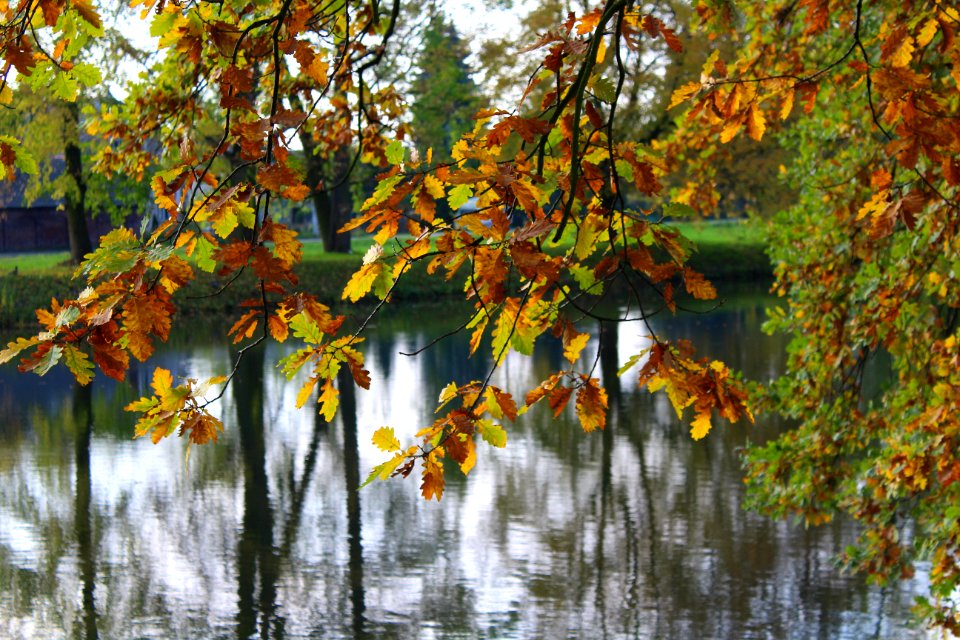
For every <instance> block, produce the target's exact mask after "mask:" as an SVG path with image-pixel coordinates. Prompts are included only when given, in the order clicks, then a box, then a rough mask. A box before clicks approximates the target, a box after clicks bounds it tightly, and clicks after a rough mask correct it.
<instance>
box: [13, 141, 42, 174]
mask: <svg viewBox="0 0 960 640" xmlns="http://www.w3.org/2000/svg"><path fill="white" fill-rule="evenodd" d="M13 165H14V166H15V167H16V168H17V169H20V171H23V172H24V173H27V174H30V175H31V176H35V175H37V173H38V172H39V171H40V168H39V167H38V166H37V161H36V159H34V157H33V154H31V153H30V152H29V151H27V150H26V149H24V148H23V147H17V156H16V157H15V158H14V159H13Z"/></svg>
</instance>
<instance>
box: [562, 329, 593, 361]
mask: <svg viewBox="0 0 960 640" xmlns="http://www.w3.org/2000/svg"><path fill="white" fill-rule="evenodd" d="M566 337H567V336H566V335H564V338H566ZM588 340H590V334H589V333H577V334H574V337H572V338H570V339H569V340H566V339H564V341H563V357H564V358H566V359H567V360H569V361H570V363H571V364H572V363H574V362H576V361H577V360H578V359H579V358H580V352H581V351H583V348H584V347H585V346H587V341H588Z"/></svg>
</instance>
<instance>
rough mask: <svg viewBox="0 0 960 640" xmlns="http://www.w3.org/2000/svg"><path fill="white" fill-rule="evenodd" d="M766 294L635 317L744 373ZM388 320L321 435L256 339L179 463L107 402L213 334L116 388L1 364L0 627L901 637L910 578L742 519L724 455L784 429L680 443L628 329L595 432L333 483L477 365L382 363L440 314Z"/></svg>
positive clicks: (12, 632) (434, 357)
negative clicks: (212, 428) (212, 425)
mask: <svg viewBox="0 0 960 640" xmlns="http://www.w3.org/2000/svg"><path fill="white" fill-rule="evenodd" d="M768 303H769V301H768V300H765V299H757V298H749V297H747V298H743V299H736V298H733V299H731V300H729V301H728V303H727V304H726V305H725V306H723V307H722V308H721V309H719V310H717V311H714V312H712V313H710V314H706V315H698V314H688V315H682V316H680V317H677V318H671V317H660V316H657V317H656V318H654V319H653V321H652V326H653V329H654V330H655V331H656V332H658V333H660V334H662V335H665V336H672V337H686V338H691V339H693V340H694V341H695V342H696V344H697V345H698V348H699V349H700V351H701V352H703V353H705V354H709V355H710V356H711V357H716V358H720V359H723V360H724V361H726V362H727V363H728V364H730V365H731V366H733V367H736V368H739V369H741V370H742V371H744V372H745V373H746V375H747V376H749V377H750V378H753V379H758V380H769V379H770V378H771V377H772V376H774V375H776V373H777V372H778V371H781V370H782V368H783V358H784V355H783V353H784V347H785V342H784V338H782V337H768V336H764V335H763V334H762V333H761V332H760V324H761V322H762V320H763V318H764V306H765V305H766V304H768ZM391 314H392V315H390V316H389V317H386V316H385V317H384V318H383V319H382V320H381V321H380V322H379V323H378V324H377V325H376V326H375V327H373V329H372V331H371V332H370V333H369V334H368V338H367V341H366V342H365V343H364V350H365V353H366V357H367V363H368V364H367V368H368V369H369V370H370V374H371V378H372V379H373V387H372V390H371V391H363V390H357V391H356V393H351V392H349V391H348V390H347V389H349V387H346V388H345V390H344V392H343V394H342V397H341V401H342V406H341V412H340V414H339V415H338V417H337V418H336V420H335V421H334V422H333V423H331V424H327V423H325V422H324V421H323V420H322V418H319V417H318V416H316V415H315V410H314V409H315V408H311V407H306V408H304V409H303V410H297V409H296V408H295V396H296V392H297V390H298V387H299V385H297V384H290V383H288V382H287V381H286V379H285V378H284V377H283V376H282V375H281V374H280V372H279V371H278V370H277V369H276V368H275V367H274V363H275V362H276V360H277V359H278V358H280V357H282V355H284V353H285V352H286V351H287V350H288V349H289V348H290V347H286V346H284V345H280V346H277V345H273V346H269V347H268V348H267V349H266V352H265V353H264V352H263V351H259V352H256V351H255V352H252V357H248V358H245V359H244V360H243V362H242V365H241V368H240V371H239V375H238V378H237V380H236V383H235V384H234V385H233V386H232V387H231V388H230V389H229V390H228V391H227V393H226V394H225V397H224V399H223V401H222V403H221V404H220V405H219V407H220V408H219V411H220V415H221V416H222V418H223V420H224V422H225V425H226V429H225V431H224V433H223V434H222V436H221V438H220V442H219V443H218V444H216V445H209V446H205V447H195V448H194V449H193V451H192V452H191V456H190V458H189V463H185V456H184V446H183V443H182V442H179V441H175V440H172V439H171V440H170V441H165V442H162V443H160V444H158V445H153V444H152V443H151V442H150V441H149V440H148V439H140V440H133V439H131V434H132V431H131V424H132V422H133V420H132V415H131V414H127V413H125V412H124V411H123V409H122V408H123V406H124V405H125V404H127V403H128V402H130V401H131V400H133V399H136V398H137V397H139V396H140V395H142V394H144V393H146V392H147V389H148V379H149V375H150V372H151V371H152V366H153V365H154V364H159V365H161V366H164V367H166V368H169V369H172V370H173V371H174V372H175V374H186V375H191V376H193V377H200V376H209V375H215V374H217V373H222V372H225V371H227V370H229V367H230V363H231V350H230V349H229V347H228V346H227V345H226V344H224V343H223V342H222V338H221V339H218V338H217V337H216V336H217V331H218V328H217V327H204V326H203V325H202V323H197V322H193V326H191V327H190V331H189V332H188V333H185V334H180V335H177V336H174V337H173V338H172V339H171V342H170V343H169V344H167V345H164V346H163V347H162V348H161V349H160V350H159V351H158V356H157V358H156V361H155V362H153V363H151V364H150V367H136V368H134V369H133V370H131V372H130V382H128V383H125V384H112V383H110V382H109V381H104V380H100V379H98V380H97V381H95V383H94V384H93V385H92V387H89V388H79V387H77V386H75V385H72V384H71V382H70V379H69V378H68V377H67V376H65V375H63V372H59V371H54V372H52V373H51V374H49V375H48V376H47V377H46V378H43V379H37V378H36V377H34V376H24V375H20V374H17V373H16V371H15V370H14V369H13V368H12V367H6V368H4V369H2V370H0V636H3V637H11V638H33V637H44V638H58V637H73V638H92V637H102V638H174V637H177V638H232V637H240V638H248V637H265V638H266V637H269V638H319V637H323V638H365V637H369V638H568V637H569V638H831V639H833V638H858V639H859V638H866V637H876V638H904V637H912V636H915V637H920V633H919V632H918V631H916V630H914V629H912V628H910V627H909V623H910V614H909V608H910V606H911V605H912V600H913V596H914V594H915V593H917V592H919V591H920V590H922V588H923V586H924V585H923V583H922V578H919V577H918V578H916V579H914V580H913V581H909V582H905V583H903V584H900V585H897V586H895V587H888V588H886V589H880V588H878V587H872V586H868V585H866V584H865V583H864V582H863V581H862V580H860V579H858V578H854V577H849V576H845V575H843V574H842V573H841V572H840V570H839V569H838V568H837V566H836V564H835V556H836V554H837V553H838V552H840V551H841V550H842V549H843V548H844V546H846V545H848V544H851V543H852V542H853V541H854V540H855V538H856V530H855V528H854V527H853V526H852V525H851V524H850V523H844V522H836V523H833V524H831V525H829V526H825V527H820V528H816V529H805V528H803V527H802V526H800V525H797V524H796V523H790V522H773V521H770V520H767V519H765V518H763V517H760V516H758V515H756V514H753V513H749V512H746V511H744V510H743V509H742V507H741V502H742V500H743V497H744V489H743V483H742V480H741V471H740V463H739V451H740V450H741V448H742V447H743V446H745V444H747V442H748V441H752V442H759V441H763V440H765V439H767V438H770V437H772V436H773V435H775V434H776V433H778V432H779V431H780V430H782V429H783V428H786V427H784V426H782V425H778V424H776V423H775V422H772V421H770V420H766V421H763V420H761V421H758V424H757V425H755V426H742V425H734V426H730V425H715V426H714V430H713V432H712V433H711V434H710V435H709V436H708V437H707V438H706V439H705V440H704V441H701V442H699V443H697V442H694V441H692V440H691V439H690V437H689V435H688V434H687V432H686V429H685V428H684V427H682V426H681V425H680V424H678V422H677V420H676V415H675V414H674V412H673V409H672V408H671V407H670V405H669V402H668V401H667V399H666V398H665V397H662V395H656V396H651V395H650V394H648V393H647V392H645V391H644V392H641V391H639V390H637V389H636V385H635V382H634V380H635V374H632V375H631V374H627V375H626V376H625V377H624V379H623V380H620V381H619V382H618V381H617V380H616V379H614V377H613V375H612V372H615V371H616V368H617V366H618V363H619V362H622V361H625V360H626V358H627V357H628V356H629V355H630V354H632V353H634V352H635V351H636V350H637V349H639V348H642V347H643V346H645V345H646V344H647V343H648V338H647V336H646V329H645V328H643V326H642V325H634V324H628V325H622V326H620V327H619V329H618V330H617V331H615V332H614V331H607V332H606V333H605V341H604V344H605V345H606V346H605V348H604V349H603V350H602V353H601V354H600V355H601V356H602V357H600V358H599V366H598V371H600V372H601V374H602V376H603V377H604V378H605V384H606V385H607V388H608V391H609V393H610V404H611V410H610V417H609V424H608V428H607V429H606V430H605V431H603V432H602V433H594V434H589V435H588V434H584V433H583V432H582V431H581V430H580V429H579V427H578V426H577V424H576V420H575V419H574V417H573V415H572V413H568V414H564V415H561V416H560V418H559V419H553V418H552V416H551V415H550V413H549V412H548V411H543V410H532V411H531V412H530V413H528V414H527V415H526V416H524V417H522V418H521V419H520V420H518V422H517V423H516V424H508V425H506V426H507V429H508V433H509V443H508V445H507V447H506V448H505V449H492V448H490V447H487V446H486V445H485V444H484V443H480V444H479V445H478V453H479V456H478V457H479V461H478V463H477V466H476V468H475V469H474V470H473V471H472V472H471V474H470V475H469V477H467V478H463V477H462V476H461V475H460V474H459V472H458V471H456V470H455V469H450V470H449V472H448V480H447V490H446V493H445V494H444V497H443V500H442V502H440V503H439V504H438V503H436V502H425V501H424V500H423V499H422V498H421V497H420V496H419V480H418V479H417V478H416V477H411V478H408V479H406V480H403V479H399V478H398V479H392V480H390V481H388V482H375V483H373V484H371V485H369V486H367V487H365V488H363V489H361V490H360V491H356V490H355V488H356V487H357V486H358V485H359V484H360V482H361V481H362V480H363V479H364V478H365V477H366V475H367V473H368V472H369V470H370V469H371V468H372V467H373V466H374V465H376V464H378V463H380V462H382V461H383V460H384V455H383V454H382V453H381V452H379V451H378V450H377V449H376V448H375V447H374V446H373V445H372V444H371V442H370V438H371V435H372V433H373V432H374V430H376V429H377V428H378V427H381V426H383V425H391V426H393V427H394V428H395V429H396V431H397V433H398V435H399V436H400V439H401V441H402V442H405V443H406V442H410V441H412V435H413V433H415V432H416V431H417V430H418V429H419V428H421V427H423V426H425V425H427V424H429V423H430V422H432V420H433V417H432V416H433V410H434V408H435V405H436V399H437V397H438V394H439V392H440V390H441V389H442V388H443V386H445V385H446V384H447V383H448V382H449V381H450V380H456V381H458V382H460V383H463V382H466V381H469V380H471V379H479V378H482V377H483V376H484V375H485V373H486V367H487V366H488V364H489V360H490V359H489V356H487V355H483V354H481V355H480V356H478V357H475V358H473V359H469V360H466V359H464V357H463V354H464V353H466V341H467V336H461V335H457V336H453V337H451V338H449V339H447V340H444V341H441V342H439V343H438V344H436V345H435V346H433V347H432V348H430V349H428V350H427V351H425V352H424V353H423V354H421V355H419V356H417V357H408V356H405V355H401V352H410V351H414V350H416V349H418V348H420V347H422V346H424V345H425V344H426V343H428V342H429V341H430V340H431V339H433V338H434V337H435V336H436V335H437V334H438V333H439V332H442V330H443V327H446V326H450V325H451V323H455V322H456V316H457V312H456V311H451V310H449V309H446V308H433V307H429V308H411V309H408V310H400V309H392V310H391ZM453 326H456V325H455V324H454V325H453ZM219 330H220V331H221V332H222V328H220V329H219ZM544 347H545V348H544V349H542V350H538V352H537V354H536V355H535V357H533V358H522V357H517V358H514V357H512V356H511V357H510V358H509V359H508V360H507V361H506V363H505V365H504V367H503V368H502V369H501V370H500V371H499V372H498V373H497V374H496V375H495V378H494V380H495V383H496V384H498V385H500V386H503V387H505V388H507V389H508V390H510V391H512V392H513V393H514V394H515V395H516V396H520V395H522V394H523V393H525V391H526V390H527V389H529V388H531V387H532V386H534V385H535V383H536V381H537V380H539V378H540V377H542V376H543V375H544V374H545V373H546V372H548V371H550V370H552V369H554V368H557V367H560V366H562V352H561V350H560V349H559V347H558V346H556V345H553V346H551V345H548V344H546V343H545V344H544ZM596 355H597V354H596V352H593V353H587V354H585V359H584V361H585V362H587V363H588V366H589V363H590V362H592V361H593V358H594V357H595V356H596ZM544 408H546V407H544ZM920 574H922V572H918V576H919V575H920Z"/></svg>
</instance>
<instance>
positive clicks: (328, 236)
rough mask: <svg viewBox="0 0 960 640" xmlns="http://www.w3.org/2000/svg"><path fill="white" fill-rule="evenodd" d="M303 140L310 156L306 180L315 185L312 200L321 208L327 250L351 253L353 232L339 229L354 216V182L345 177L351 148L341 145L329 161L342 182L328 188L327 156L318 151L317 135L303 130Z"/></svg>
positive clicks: (320, 221) (319, 215)
mask: <svg viewBox="0 0 960 640" xmlns="http://www.w3.org/2000/svg"><path fill="white" fill-rule="evenodd" d="M300 144H301V145H303V152H304V155H305V156H306V162H307V175H306V182H305V184H306V185H307V186H308V187H310V189H311V196H310V198H311V200H312V201H313V207H314V209H315V210H316V212H317V226H318V227H319V229H320V239H321V240H322V241H323V250H324V251H328V252H331V253H350V232H349V231H346V232H344V233H337V230H338V229H339V228H340V227H342V226H343V225H344V224H346V223H347V221H348V220H349V219H350V214H351V213H352V204H353V203H352V200H351V198H350V183H349V181H348V180H346V179H345V173H346V171H347V168H348V167H349V163H350V150H349V149H348V148H346V147H343V148H341V149H338V150H337V152H336V153H335V154H334V156H333V158H332V161H331V162H330V163H329V167H330V174H331V175H333V176H334V177H335V179H336V180H338V181H339V183H340V184H335V185H333V188H332V189H328V188H327V186H326V185H325V184H324V179H323V177H324V174H325V173H326V171H325V169H326V167H325V166H324V165H325V164H327V162H326V158H322V157H320V156H318V155H317V154H316V148H317V144H316V142H314V140H313V136H312V135H311V134H310V133H308V132H304V131H302V130H301V132H300Z"/></svg>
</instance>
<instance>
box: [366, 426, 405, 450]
mask: <svg viewBox="0 0 960 640" xmlns="http://www.w3.org/2000/svg"><path fill="white" fill-rule="evenodd" d="M372 440H373V444H375V445H376V446H377V447H378V448H379V449H380V450H381V451H386V452H390V451H400V441H399V440H397V436H396V435H394V433H393V429H392V428H390V427H380V428H379V429H377V430H376V431H374V432H373V438H372Z"/></svg>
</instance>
